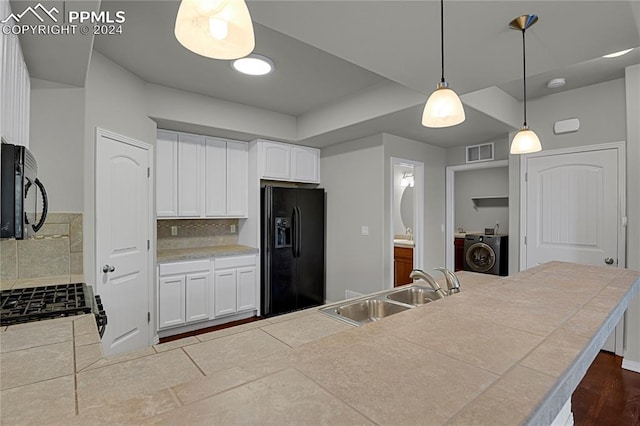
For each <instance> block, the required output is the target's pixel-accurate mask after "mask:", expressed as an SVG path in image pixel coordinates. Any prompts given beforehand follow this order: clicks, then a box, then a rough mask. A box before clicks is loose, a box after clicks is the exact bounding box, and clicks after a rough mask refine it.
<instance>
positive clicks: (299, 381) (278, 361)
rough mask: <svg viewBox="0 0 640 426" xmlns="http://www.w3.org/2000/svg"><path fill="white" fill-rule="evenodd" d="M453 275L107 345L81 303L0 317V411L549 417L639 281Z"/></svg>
mask: <svg viewBox="0 0 640 426" xmlns="http://www.w3.org/2000/svg"><path fill="white" fill-rule="evenodd" d="M458 276H459V278H460V282H461V285H462V289H463V291H462V292H461V293H459V294H456V295H453V296H451V297H448V298H445V299H441V300H438V301H435V302H432V303H429V304H427V305H423V306H419V307H417V308H414V309H410V310H407V311H405V312H401V313H398V314H395V315H393V316H390V317H387V318H384V319H382V320H380V321H377V322H374V323H370V324H367V325H364V326H362V327H358V328H354V327H352V326H350V325H347V324H345V323H343V322H340V321H337V320H335V319H332V318H329V317H327V316H324V315H322V314H321V313H319V312H318V309H317V308H315V309H307V310H304V311H300V312H296V313H293V314H288V315H283V316H279V317H274V318H268V319H265V320H262V321H256V322H252V323H249V324H244V325H242V326H238V327H233V328H228V329H224V330H219V331H215V332H212V333H207V334H201V335H199V336H192V337H188V338H185V339H181V340H176V341H172V342H169V343H165V344H161V345H156V346H154V347H149V348H145V349H142V350H139V351H135V352H132V353H128V354H125V355H121V356H116V357H109V358H104V357H102V353H101V351H100V343H99V342H98V340H97V333H96V332H95V329H94V328H95V324H93V328H92V323H91V321H90V320H91V319H92V318H91V317H90V316H86V317H81V318H79V319H75V320H71V319H60V320H49V321H44V322H41V323H32V324H24V325H17V326H11V327H8V328H3V329H2V331H1V333H0V343H1V349H0V350H1V351H2V353H1V358H0V367H1V370H2V371H1V373H2V383H1V386H2V394H1V395H0V397H1V403H2V405H1V410H2V412H1V417H0V422H1V423H2V424H3V425H10V424H25V423H26V424H28V423H32V424H42V423H47V424H140V423H158V424H323V423H324V424H326V423H328V424H392V425H399V424H427V425H431V424H433V425H436V424H443V423H449V424H461V425H468V424H520V423H530V424H549V423H551V421H552V420H553V419H554V418H555V417H556V416H557V415H558V413H559V412H560V410H561V408H562V407H563V406H564V405H565V403H566V402H567V401H568V400H569V398H570V397H571V394H572V392H573V390H574V389H575V387H576V386H577V384H578V383H579V381H580V380H581V378H582V377H583V375H584V373H585V372H586V370H587V368H588V367H589V365H590V364H591V362H592V361H593V359H594V358H595V356H596V354H597V353H598V351H599V349H600V348H601V347H602V345H603V344H604V342H605V340H606V338H607V337H608V335H609V334H610V332H611V331H612V330H613V329H614V327H615V325H616V324H617V323H618V321H619V320H620V318H621V316H622V314H623V313H624V311H625V310H626V308H627V306H628V304H629V302H630V301H631V299H632V297H633V296H634V295H635V294H636V293H637V292H638V290H639V289H640V273H639V272H635V271H630V270H624V269H615V268H601V267H590V266H581V265H575V264H569V263H561V262H551V263H548V264H544V265H541V266H538V267H536V268H533V269H530V270H527V271H524V272H521V273H518V274H515V275H512V276H509V277H495V276H490V275H481V274H474V273H469V272H460V273H458ZM45 360H46V361H47V364H46V365H45V364H44V361H45Z"/></svg>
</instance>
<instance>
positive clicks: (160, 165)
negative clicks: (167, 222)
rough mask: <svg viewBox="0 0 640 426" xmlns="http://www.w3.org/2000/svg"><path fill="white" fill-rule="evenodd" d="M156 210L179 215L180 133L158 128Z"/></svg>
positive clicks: (160, 214) (160, 215) (166, 215)
mask: <svg viewBox="0 0 640 426" xmlns="http://www.w3.org/2000/svg"><path fill="white" fill-rule="evenodd" d="M156 165H157V166H156V167H157V171H158V172H157V173H156V212H157V214H158V217H177V216H178V134H177V133H174V132H165V131H164V130H158V139H157V142H156Z"/></svg>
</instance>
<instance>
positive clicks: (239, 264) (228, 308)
mask: <svg viewBox="0 0 640 426" xmlns="http://www.w3.org/2000/svg"><path fill="white" fill-rule="evenodd" d="M214 263H215V273H214V292H215V295H214V309H213V310H212V312H211V317H212V318H213V317H219V316H223V315H230V314H234V313H237V312H242V311H249V310H253V309H256V305H257V300H258V297H257V296H258V280H257V276H256V256H254V255H252V256H238V257H223V258H218V259H216V260H215V262H214Z"/></svg>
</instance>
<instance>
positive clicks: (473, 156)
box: [466, 142, 493, 163]
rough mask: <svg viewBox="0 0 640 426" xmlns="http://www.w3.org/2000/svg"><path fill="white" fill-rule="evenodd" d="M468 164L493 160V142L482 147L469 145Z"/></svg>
mask: <svg viewBox="0 0 640 426" xmlns="http://www.w3.org/2000/svg"><path fill="white" fill-rule="evenodd" d="M466 148H467V149H466V151H467V163H477V162H479V161H491V160H493V142H489V143H483V144H481V145H469V146H467V147H466Z"/></svg>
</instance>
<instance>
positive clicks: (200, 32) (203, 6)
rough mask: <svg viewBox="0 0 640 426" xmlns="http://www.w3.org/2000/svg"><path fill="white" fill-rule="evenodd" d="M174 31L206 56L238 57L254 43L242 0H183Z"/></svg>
mask: <svg viewBox="0 0 640 426" xmlns="http://www.w3.org/2000/svg"><path fill="white" fill-rule="evenodd" d="M174 33H175V36H176V39H178V41H179V42H180V44H182V45H183V46H184V47H186V48H187V49H189V50H191V51H192V52H194V53H197V54H198V55H202V56H206V57H207V58H213V59H238V58H242V57H244V56H247V55H248V54H249V53H251V52H252V51H253V48H254V47H255V38H254V35H253V23H252V22H251V15H249V9H248V8H247V4H246V3H245V2H244V0H182V3H180V8H179V9H178V14H177V16H176V26H175V30H174Z"/></svg>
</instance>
